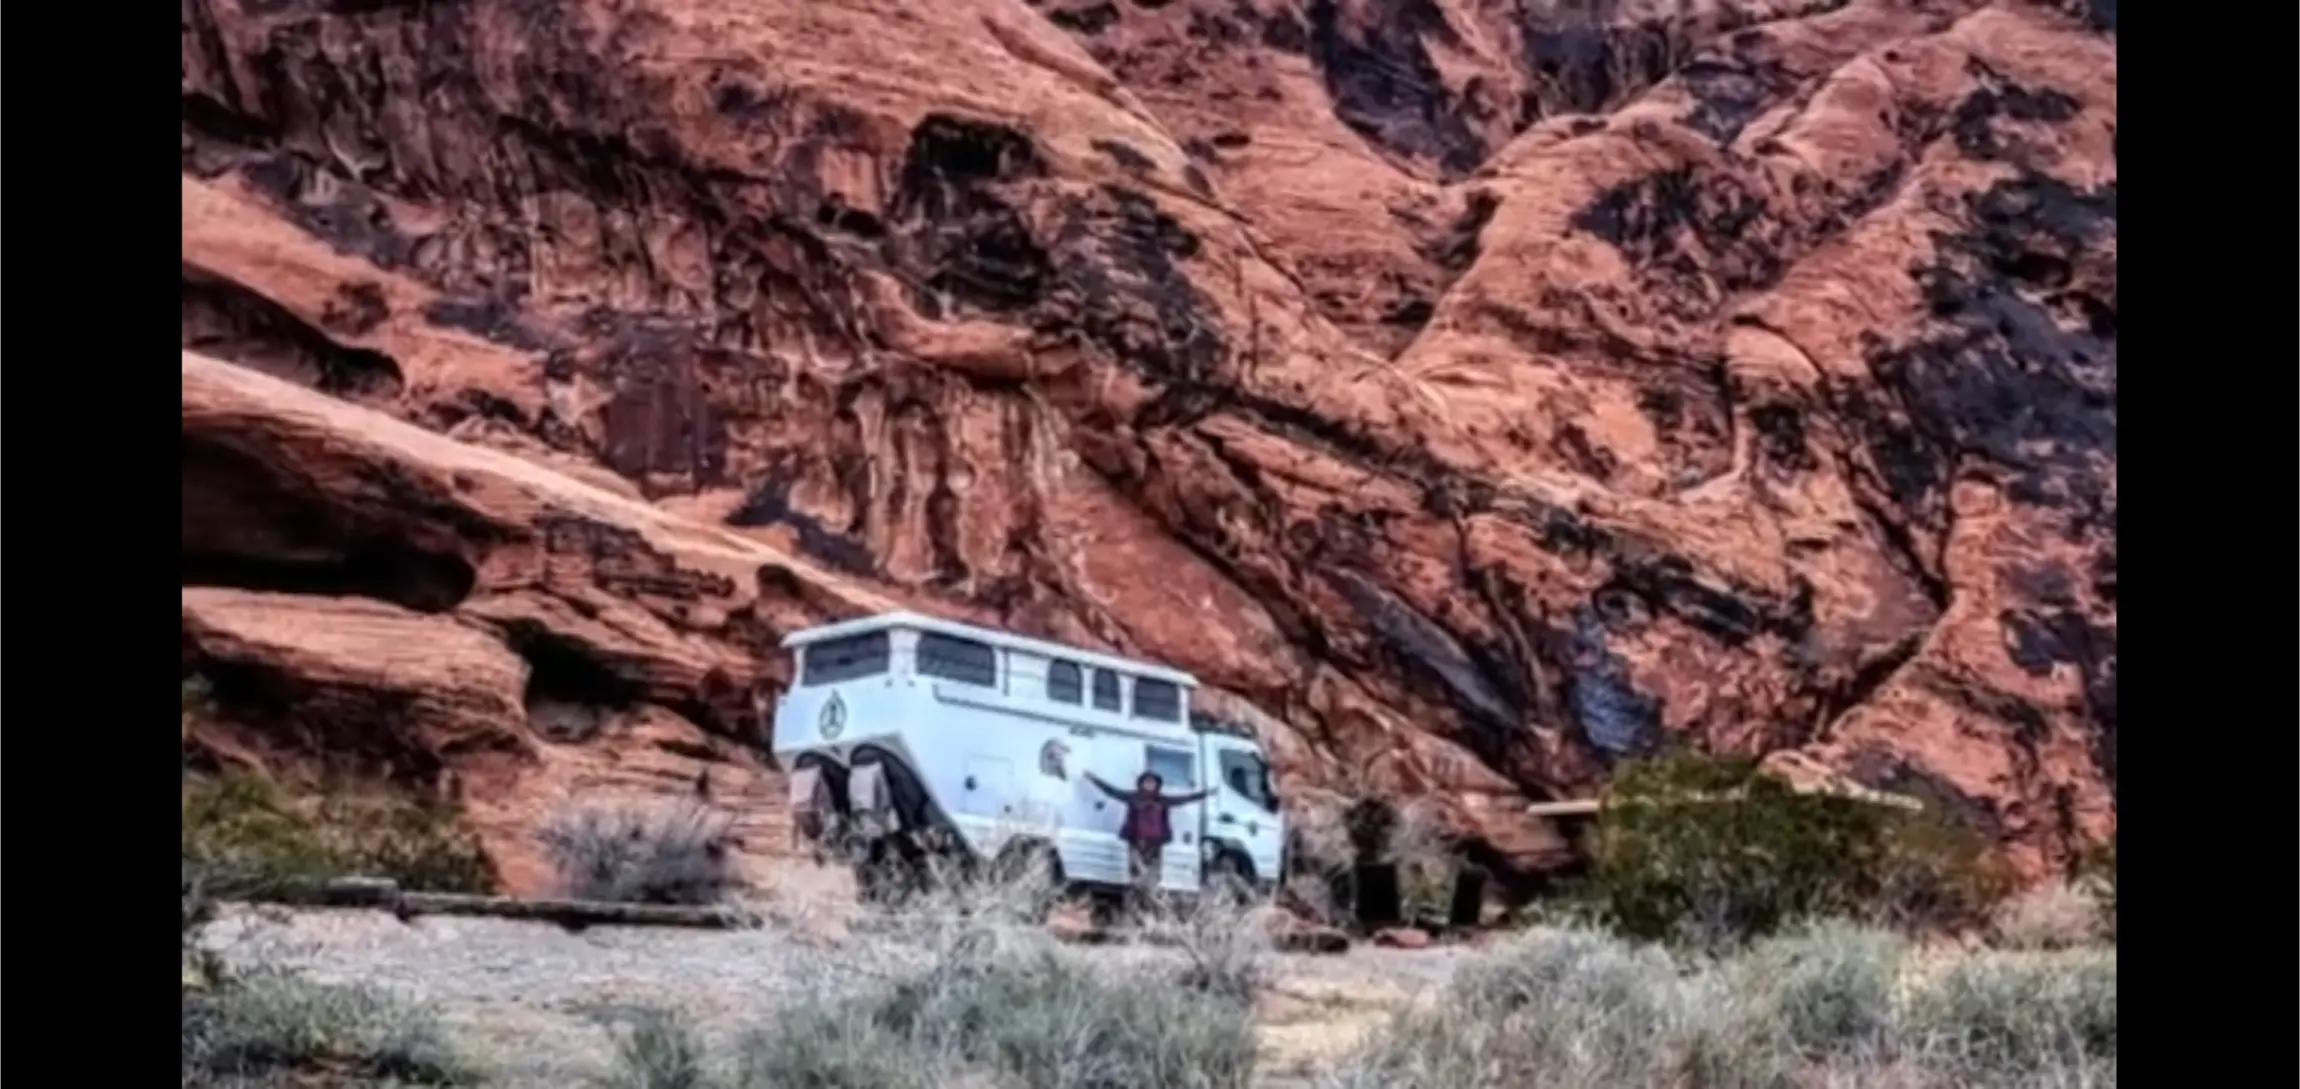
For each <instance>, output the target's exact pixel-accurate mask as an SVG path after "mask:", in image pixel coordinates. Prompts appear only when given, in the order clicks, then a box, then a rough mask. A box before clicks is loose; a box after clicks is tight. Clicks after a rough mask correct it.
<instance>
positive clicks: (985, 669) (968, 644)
mask: <svg viewBox="0 0 2300 1089" xmlns="http://www.w3.org/2000/svg"><path fill="white" fill-rule="evenodd" d="M918 672H919V675H920V676H924V677H940V678H942V679H944V680H946V681H957V682H959V683H961V684H978V685H981V686H982V687H984V688H996V687H998V652H997V651H995V650H992V649H991V648H990V647H989V645H987V644H984V643H977V642H975V641H974V640H972V639H957V638H953V637H951V636H948V635H936V634H934V633H933V632H925V633H922V634H920V635H919V637H918Z"/></svg>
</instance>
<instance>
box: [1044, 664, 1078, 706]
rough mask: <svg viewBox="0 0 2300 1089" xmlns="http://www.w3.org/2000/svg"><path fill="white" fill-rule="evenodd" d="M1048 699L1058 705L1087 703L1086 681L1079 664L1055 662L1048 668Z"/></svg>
mask: <svg viewBox="0 0 2300 1089" xmlns="http://www.w3.org/2000/svg"><path fill="white" fill-rule="evenodd" d="M1046 698H1047V699H1050V700H1054V701H1055V702H1057V703H1084V702H1086V680H1085V678H1084V677H1082V676H1080V670H1079V668H1078V663H1076V662H1063V661H1055V662H1051V663H1048V665H1047V667H1046Z"/></svg>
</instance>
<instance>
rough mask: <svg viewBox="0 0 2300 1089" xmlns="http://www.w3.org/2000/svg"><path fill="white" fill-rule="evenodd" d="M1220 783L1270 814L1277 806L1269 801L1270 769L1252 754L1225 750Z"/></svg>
mask: <svg viewBox="0 0 2300 1089" xmlns="http://www.w3.org/2000/svg"><path fill="white" fill-rule="evenodd" d="M1222 783H1223V785H1225V786H1227V787H1229V788H1230V789H1231V790H1234V791H1237V792H1238V793H1239V794H1241V795H1244V796H1245V798H1246V800H1247V801H1250V802H1253V803H1254V804H1255V805H1258V806H1261V807H1262V808H1264V809H1267V810H1270V811H1272V812H1276V811H1277V808H1278V807H1277V804H1276V803H1274V802H1272V801H1271V800H1270V767H1269V765H1267V764H1264V763H1263V762H1262V761H1261V760H1259V759H1257V758H1256V757H1255V756H1254V754H1252V753H1244V752H1238V751H1236V750H1234V749H1226V750H1224V751H1223V752H1222Z"/></svg>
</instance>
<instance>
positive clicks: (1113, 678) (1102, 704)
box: [1094, 669, 1126, 711]
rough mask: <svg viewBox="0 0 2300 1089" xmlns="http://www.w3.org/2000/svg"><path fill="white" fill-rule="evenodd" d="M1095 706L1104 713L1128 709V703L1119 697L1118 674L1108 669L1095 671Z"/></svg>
mask: <svg viewBox="0 0 2300 1089" xmlns="http://www.w3.org/2000/svg"><path fill="white" fill-rule="evenodd" d="M1094 706H1095V707H1096V708H1097V709H1098V710H1103V711H1123V710H1125V709H1126V702H1125V701H1124V700H1123V699H1121V698H1119V695H1118V674H1116V673H1112V672H1110V671H1109V670H1107V669H1097V670H1095V671H1094Z"/></svg>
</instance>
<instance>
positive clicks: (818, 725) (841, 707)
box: [815, 692, 847, 741]
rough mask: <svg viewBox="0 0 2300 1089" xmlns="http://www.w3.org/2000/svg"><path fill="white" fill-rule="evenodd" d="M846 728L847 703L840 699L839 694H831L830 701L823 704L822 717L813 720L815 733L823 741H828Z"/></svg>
mask: <svg viewBox="0 0 2300 1089" xmlns="http://www.w3.org/2000/svg"><path fill="white" fill-rule="evenodd" d="M846 728H847V701H845V700H842V699H840V698H839V694H838V693H836V692H833V693H831V698H830V700H829V701H828V702H826V703H824V704H823V713H822V716H821V717H820V718H817V719H815V732H816V733H818V734H821V735H822V738H823V740H825V741H829V740H831V739H833V738H836V737H837V736H839V734H841V733H843V732H845V730H846Z"/></svg>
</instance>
